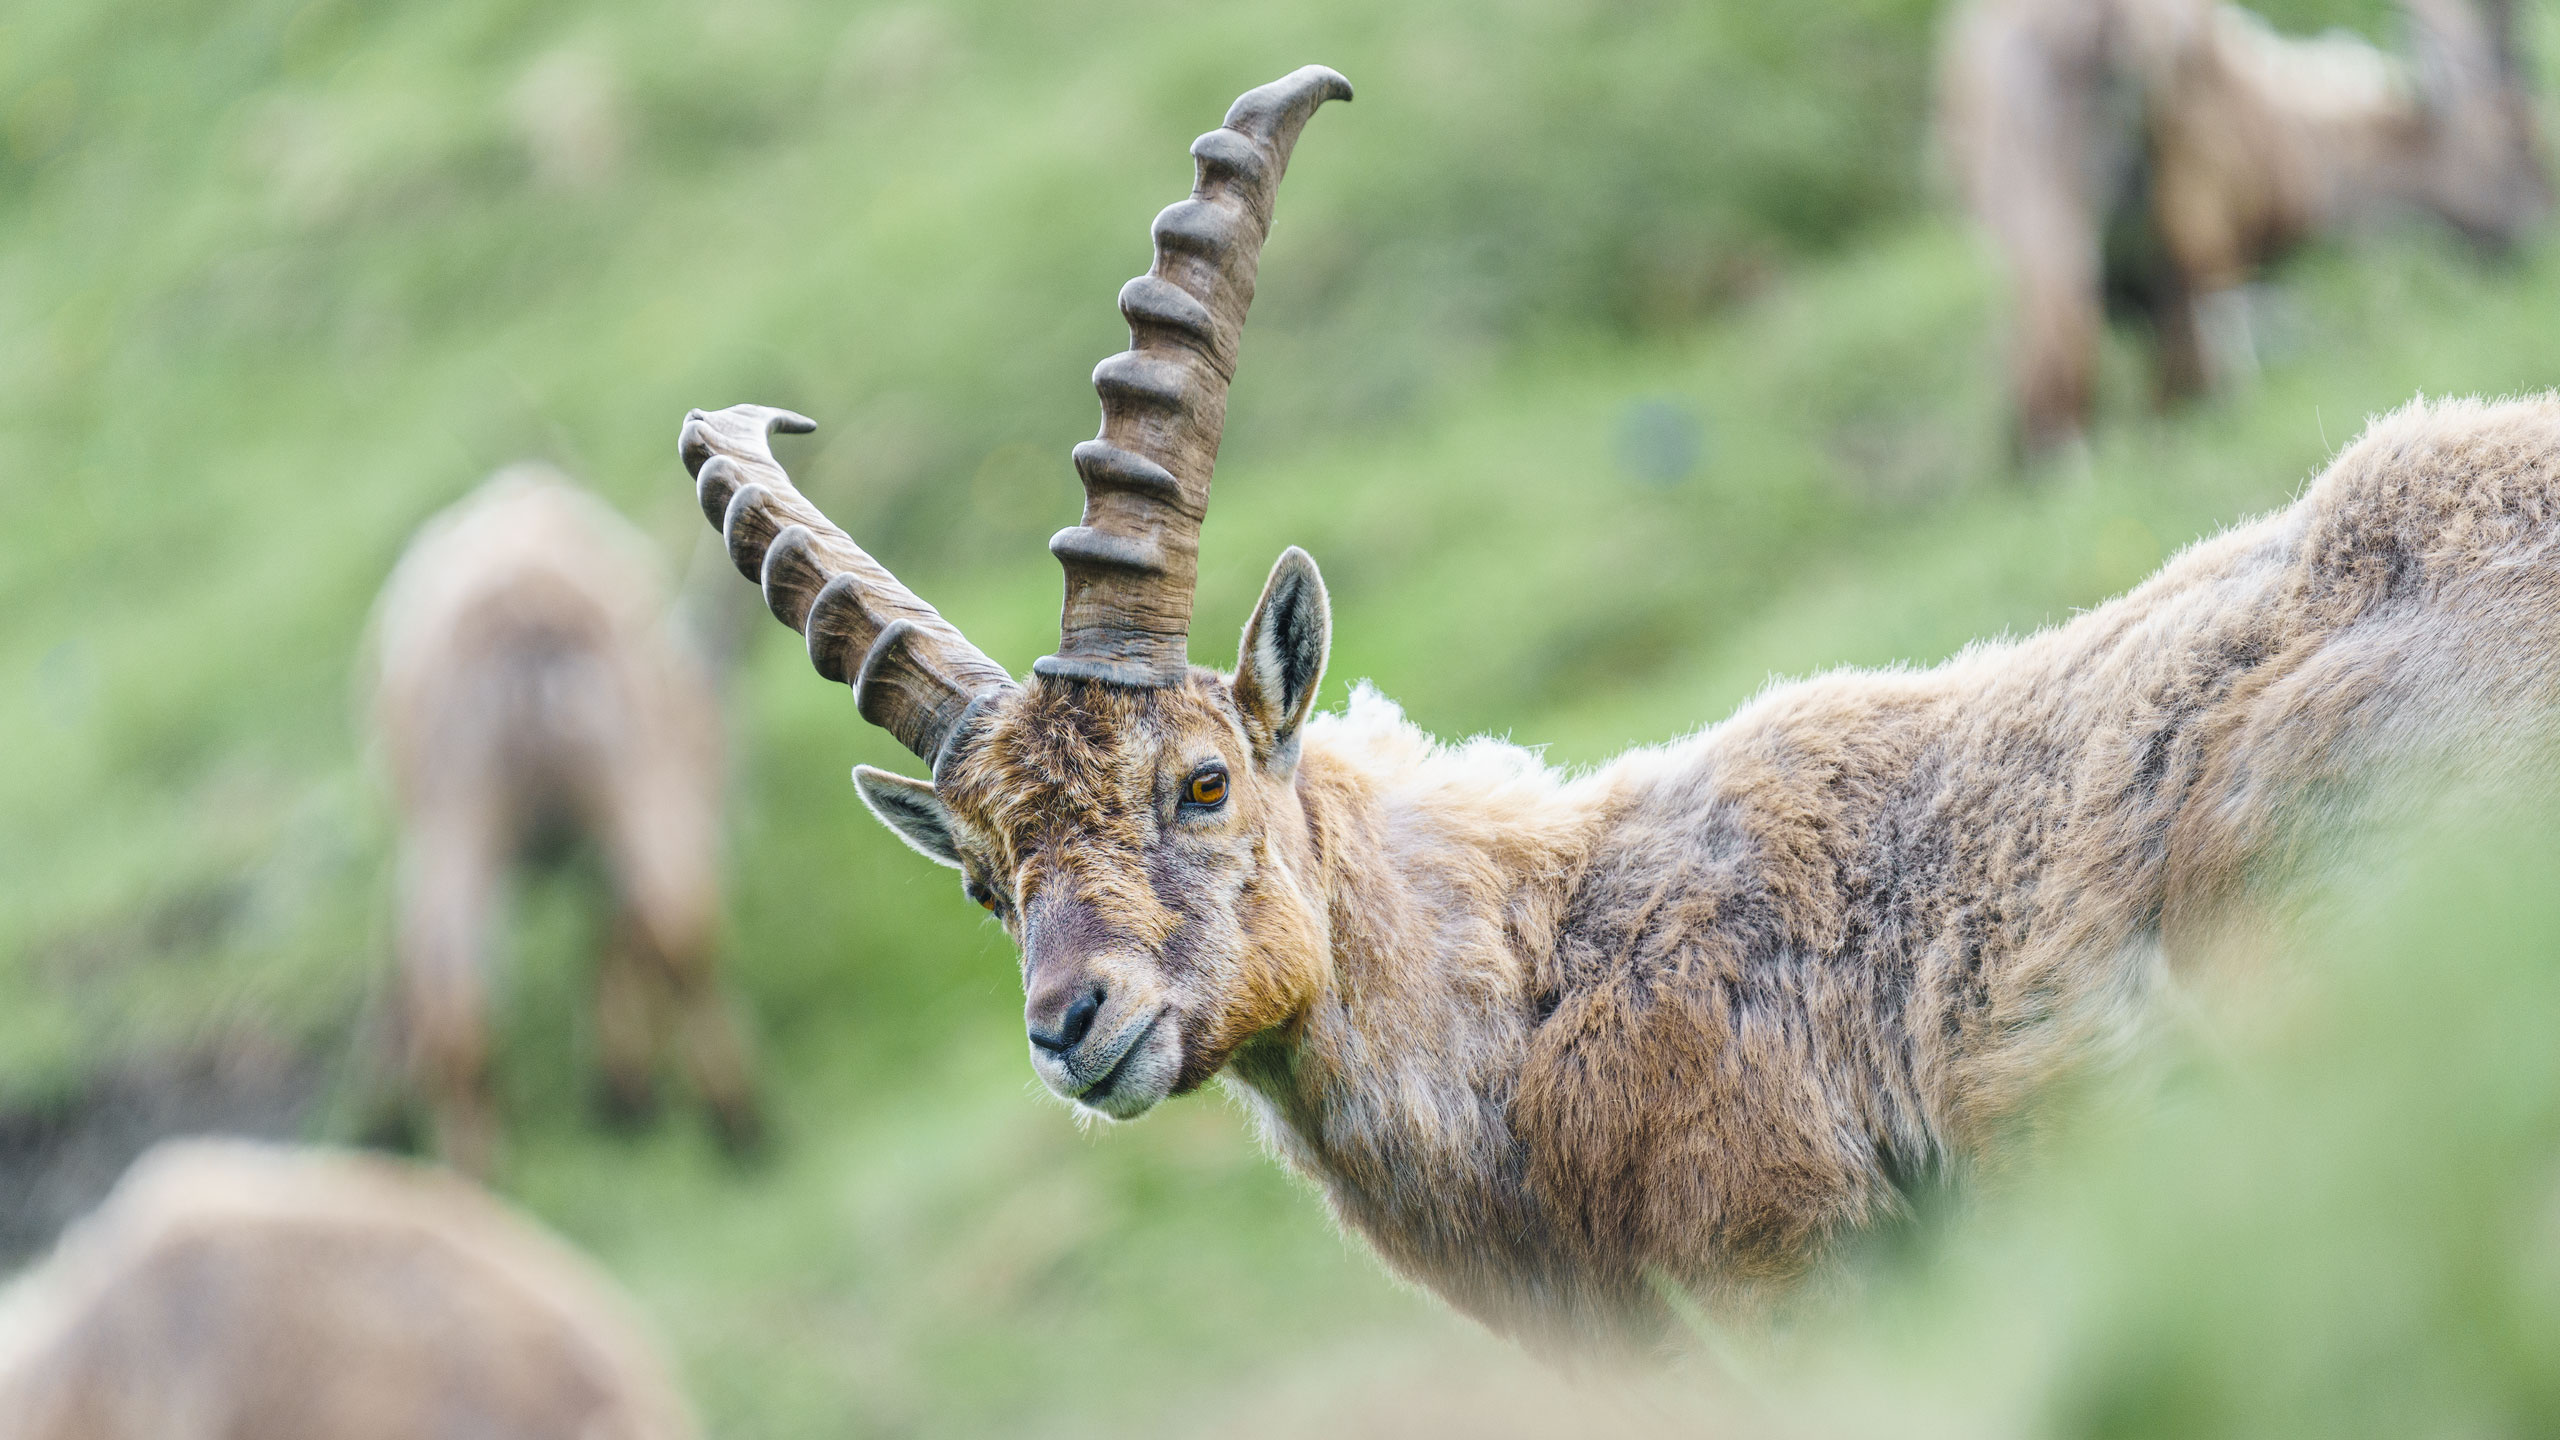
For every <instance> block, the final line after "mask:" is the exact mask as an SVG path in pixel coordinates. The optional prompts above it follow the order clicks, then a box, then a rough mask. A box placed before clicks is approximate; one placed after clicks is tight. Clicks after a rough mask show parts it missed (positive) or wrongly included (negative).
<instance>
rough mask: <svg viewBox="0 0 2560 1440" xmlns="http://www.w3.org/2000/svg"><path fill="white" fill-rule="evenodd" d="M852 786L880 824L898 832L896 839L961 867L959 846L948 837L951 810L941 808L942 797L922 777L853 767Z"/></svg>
mask: <svg viewBox="0 0 2560 1440" xmlns="http://www.w3.org/2000/svg"><path fill="white" fill-rule="evenodd" d="M853 788H854V789H856V790H859V791H861V792H862V803H863V804H865V805H868V806H870V807H871V813H872V814H874V815H877V816H879V817H880V823H881V824H883V825H886V826H888V827H889V828H890V829H892V830H895V831H897V832H898V838H899V839H901V840H904V841H906V842H907V843H908V844H909V845H912V846H914V847H915V851H916V853H917V854H919V855H922V856H923V857H924V858H926V859H927V860H935V861H939V862H941V863H942V864H945V865H948V866H950V867H951V868H952V869H954V870H957V869H959V868H960V847H959V846H958V845H956V844H954V843H953V842H952V839H951V812H949V811H947V810H945V809H943V808H942V797H940V796H938V795H936V794H934V793H933V787H932V786H931V785H928V784H926V783H925V782H924V781H922V780H910V779H908V778H907V777H906V776H904V775H892V774H890V773H889V772H888V771H886V770H875V769H873V768H871V767H870V766H868V765H856V766H854V767H853Z"/></svg>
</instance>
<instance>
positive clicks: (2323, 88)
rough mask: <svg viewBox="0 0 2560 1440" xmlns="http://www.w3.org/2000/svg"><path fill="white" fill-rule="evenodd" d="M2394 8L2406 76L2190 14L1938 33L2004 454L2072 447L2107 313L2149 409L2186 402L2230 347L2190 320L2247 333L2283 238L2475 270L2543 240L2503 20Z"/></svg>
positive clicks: (2054, 7)
mask: <svg viewBox="0 0 2560 1440" xmlns="http://www.w3.org/2000/svg"><path fill="white" fill-rule="evenodd" d="M2402 8H2403V10H2404V11H2405V13H2406V14H2407V16H2408V19H2409V22H2410V24H2409V32H2410V35H2411V38H2412V40H2413V42H2414V63H2406V64H2404V63H2403V62H2402V61H2400V60H2398V59H2395V58H2393V57H2390V56H2386V55H2384V54H2383V53H2382V52H2380V51H2378V50H2375V49H2374V48H2373V47H2371V46H2369V45H2367V44H2365V43H2364V42H2363V41H2361V40H2356V39H2353V38H2350V37H2347V36H2344V35H2331V36H2327V37H2323V38H2321V39H2317V40H2289V39H2283V38H2280V37H2278V36H2277V35H2275V34H2274V33H2273V32H2272V31H2270V30H2268V29H2267V27H2266V25H2265V23H2264V22H2262V21H2260V20H2259V19H2258V18H2257V17H2256V16H2254V15H2251V14H2250V13H2249V12H2247V11H2245V10H2240V9H2236V8H2234V7H2232V6H2229V5H2218V4H2214V3H2212V0H1973V3H1972V4H1970V5H1968V6H1967V7H1966V8H1965V9H1964V10H1963V11H1962V12H1960V13H1959V15H1958V16H1957V18H1956V20H1955V22H1954V24H1953V25H1952V26H1951V27H1950V29H1949V31H1948V40H1947V47H1946V53H1945V56H1944V60H1943V71H1944V73H1943V75H1942V79H1941V92H1942V93H1941V114H1940V126H1941V131H1942V135H1943V139H1944V143H1945V147H1946V151H1947V154H1948V157H1949V159H1950V161H1951V162H1952V163H1953V165H1954V168H1955V170H1956V171H1957V173H1958V176H1959V177H1960V179H1961V180H1962V182H1963V186H1964V190H1965V195H1966V199H1967V201H1968V202H1969V203H1970V204H1971V206H1972V208H1973V211H1974V213H1975V215H1976V216H1977V217H1978V218H1979V220H1980V221H1981V223H1982V224H1983V226H1984V228H1985V229H1986V230H1988V232H1989V233H1990V237H1991V239H1992V241H1993V243H1994V245H1995V246H1996V248H1997V249H1998V250H1999V252H2000V258H2001V260H2002V262H2003V264H2004V266H2005V267H2006V269H2007V272H2008V281H2009V286H2010V290H2011V296H2010V309H2011V326H2012V335H2011V339H2010V365H2011V370H2012V378H2011V384H2012V386H2013V388H2014V402H2015V405H2016V409H2017V425H2018V431H2019V445H2020V448H2021V450H2022V451H2024V452H2025V453H2028V454H2030V455H2032V454H2035V453H2039V452H2042V451H2045V450H2049V449H2051V448H2052V447H2053V446H2054V445H2056V444H2058V443H2060V442H2061V441H2063V440H2066V439H2068V438H2070V437H2071V436H2074V435H2077V434H2079V433H2080V432H2081V431H2082V430H2083V429H2084V428H2085V427H2086V426H2087V425H2088V423H2089V417H2090V411H2091V406H2092V404H2093V395H2094V387H2095V382H2096V374H2097V363H2098V340H2099V334H2100V330H2101V328H2102V325H2103V312H2104V308H2105V304H2106V302H2108V301H2114V302H2117V303H2118V304H2119V305H2121V306H2122V307H2124V308H2127V309H2130V310H2132V311H2133V312H2135V313H2137V314H2138V315H2140V316H2142V317H2143V318H2144V319H2146V320H2147V321H2148V322H2149V327H2150V329H2151V331H2152V333H2153V336H2154V339H2155V341H2156V345H2157V354H2156V361H2157V370H2158V377H2159V391H2160V394H2161V397H2162V398H2163V399H2171V398H2176V397H2180V396H2185V395H2192V394H2195V393H2198V392H2201V391H2202V390H2204V389H2205V388H2206V387H2207V386H2209V385H2210V384H2211V383H2213V381H2214V380H2215V378H2216V374H2215V371H2216V368H2217V365H2218V364H2219V363H2220V362H2221V359H2222V357H2220V356H2218V355H2217V353H2216V350H2217V347H2216V346H2215V345H2214V344H2211V343H2209V335H2210V333H2211V332H2213V331H2215V330H2216V329H2217V328H2221V329H2225V330H2228V329H2230V328H2232V327H2229V326H2222V327H2217V326H2215V325H2213V324H2211V323H2208V322H2209V317H2210V316H2211V315H2212V314H2214V313H2215V312H2220V313H2223V314H2229V315H2233V316H2235V317H2237V318H2238V319H2240V320H2242V321H2244V322H2245V318H2246V317H2245V313H2243V312H2241V311H2239V310H2238V309H2237V308H2236V307H2237V305H2238V303H2239V302H2238V292H2237V290H2236V289H2235V287H2237V286H2239V285H2240V284H2241V283H2242V282H2243V281H2245V280H2247V279H2248V278H2249V277H2250V275H2251V274H2252V273H2253V272H2254V271H2255V270H2256V269H2257V268H2258V267H2259V266H2260V265H2262V264H2264V263H2266V262H2267V261H2270V260H2273V259H2275V258H2277V257H2278V256H2281V255H2283V254H2284V253H2285V252H2287V251H2289V250H2291V249H2293V248H2294V247H2295V246H2297V245H2299V244H2300V243H2302V242H2303V241H2304V240H2305V239H2307V238H2309V237H2311V236H2314V235H2320V234H2326V233H2331V232H2335V231H2338V230H2341V229H2345V228H2349V227H2352V226H2355V225H2357V224H2359V223H2362V222H2366V221H2369V220H2371V219H2373V218H2375V217H2377V216H2380V215H2384V214H2387V213H2390V212H2405V211H2423V212H2426V213H2430V214H2434V215H2436V216H2439V217H2441V218H2443V219H2444V220H2446V221H2448V222H2450V223H2451V224H2452V225H2454V226H2455V227H2456V228H2457V229H2459V230H2460V231H2461V232H2462V233H2464V234H2465V235H2467V236H2469V237H2471V238H2472V239H2473V240H2474V241H2476V242H2478V243H2479V244H2480V245H2482V246H2483V247H2484V248H2490V249H2497V248H2503V247H2505V246H2507V245H2510V244H2512V243H2513V242H2514V241H2516V240H2517V239H2518V238H2520V237H2521V236H2522V235H2523V233H2524V232H2525V231H2526V230H2527V229H2528V228H2529V227H2530V226H2531V225H2532V224H2533V223H2534V222H2535V221H2537V220H2538V219H2540V218H2541V216H2542V214H2543V212H2544V210H2545V209H2546V208H2547V207H2548V205H2549V200H2550V196H2549V190H2548V187H2547V185H2546V183H2545V180H2544V176H2543V171H2542V166H2541V160H2540V155H2539V150H2538V147H2537V142H2536V138H2535V127H2534V119H2533V108H2532V99H2531V95H2530V93H2529V90H2528V85H2529V77H2528V76H2527V75H2526V74H2525V71H2524V69H2523V67H2522V66H2521V64H2520V63H2519V61H2518V58H2517V49H2516V43H2515V15H2514V6H2513V4H2512V3H2511V0H2480V3H2479V4H2477V5H2475V4H2474V3H2472V0H2404V3H2403V7H2402ZM2222 348H2224V349H2227V350H2229V351H2231V352H2233V353H2234V354H2235V355H2236V354H2238V353H2240V351H2239V346H2237V345H2226V346H2224V347H2222Z"/></svg>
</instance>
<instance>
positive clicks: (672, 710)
mask: <svg viewBox="0 0 2560 1440" xmlns="http://www.w3.org/2000/svg"><path fill="white" fill-rule="evenodd" d="M377 623H378V625H379V632H378V637H377V643H378V646H379V650H380V657H381V659H380V679H379V688H378V690H377V692H376V695H375V700H374V719H375V725H376V728H377V729H378V731H379V732H380V736H381V741H382V750H383V752H384V755H385V758H386V760H387V762H388V766H389V769H390V771H391V776H392V781H393V788H394V790H395V792H396V794H397V799H398V803H399V808H400V814H401V831H402V833H401V856H400V918H399V933H398V939H397V944H398V950H399V969H400V987H399V996H398V1005H397V1007H396V1008H397V1013H398V1015H399V1018H400V1022H401V1030H402V1032H403V1040H402V1044H403V1047H404V1048H405V1050H406V1051H407V1060H408V1064H409V1066H410V1070H411V1074H412V1075H413V1077H414V1082H415V1084H416V1085H418V1086H419V1087H420V1088H422V1089H423V1090H424V1091H425V1092H426V1093H427V1095H428V1096H429V1098H430V1101H431V1104H432V1107H433V1109H434V1113H435V1120H436V1128H437V1131H438V1136H437V1139H438V1143H439V1145H440V1146H441V1148H442V1149H443V1151H444V1153H445V1155H446V1156H447V1158H449V1159H450V1160H452V1161H453V1162H454V1163H455V1164H456V1165H458V1166H460V1167H461V1168H462V1169H464V1170H467V1171H470V1172H472V1173H475V1174H478V1173H486V1171H487V1169H488V1167H489V1165H490V1163H491V1161H492V1156H493V1151H494V1147H495V1145H496V1142H497V1117H496V1113H495V1110H494V1108H493V1104H492V1100H491V1096H490V1075H489V1047H490V1018H489V1013H488V1011H489V965H490V957H489V951H490V947H491V944H492V943H493V941H494V939H495V936H494V933H493V932H494V930H495V928H496V925H497V921H498V916H499V913H500V901H501V900H502V898H503V896H504V889H505V884H506V880H507V875H508V871H509V869H510V868H511V866H512V865H513V864H514V863H515V861H516V860H517V859H518V857H519V856H520V855H522V854H524V853H526V852H527V851H528V850H529V849H542V848H556V847H558V846H560V845H561V844H563V843H565V842H567V841H568V840H571V839H573V838H579V837H583V838H586V839H589V840H591V841H592V842H593V843H594V844H595V846H596V848H597V849H598V850H599V851H600V852H601V858H602V860H603V863H604V866H605V868H606V870H607V871H608V872H609V875H610V878H611V884H612V889H613V895H614V902H615V913H614V918H613V923H612V932H611V940H610V943H609V944H608V945H607V947H606V953H605V954H604V956H603V958H602V960H601V961H600V963H599V964H598V967H597V971H596V1035H597V1041H598V1048H599V1050H600V1051H601V1054H602V1060H603V1066H604V1072H605V1090H604V1097H605V1100H606V1102H607V1103H608V1104H609V1105H611V1106H612V1107H613V1108H614V1109H615V1110H617V1111H619V1112H621V1113H622V1114H624V1115H632V1114H636V1113H638V1112H640V1111H642V1110H645V1109H646V1108H647V1107H648V1105H649V1104H650V1103H651V1098H652V1087H651V1075H652V1067H653V1064H654V1061H655V1059H656V1050H657V1048H658V1041H659V1030H660V1014H659V1012H660V1010H661V1008H662V1007H661V1006H660V1004H659V1000H660V998H661V996H662V995H672V996H673V998H674V1002H675V1006H676V1009H677V1012H678V1018H679V1023H680V1024H681V1027H682V1033H683V1038H684V1042H685V1053H686V1056H687V1058H688V1059H689V1061H690V1062H691V1067H692V1071H693V1075H694V1079H695V1082H696V1084H697V1086H698V1087H699V1088H700V1090H701V1091H702V1094H703V1097H704V1098H705V1099H706V1100H707V1101H708V1102H709V1104H710V1106H711V1112H712V1116H713V1118H714V1120H715V1122H716V1123H717V1125H718V1127H719V1131H720V1134H721V1136H722V1138H723V1140H724V1141H726V1142H728V1143H729V1144H731V1145H732V1146H743V1145H747V1144H750V1143H752V1142H753V1140H754V1138H755V1137H756V1134H757V1130H758V1122H757V1110H756V1105H755V1101H754V1097H753V1095H752V1093H751V1086H752V1082H751V1078H750V1075H749V1065H748V1058H747V1054H746V1049H745V1046H744V1043H743V1041H742V1040H741V1038H740V1037H739V1035H738V1033H737V1030H736V1028H735V1026H734V1024H733V1021H732V1017H731V1016H730V1013H729V1011H728V1008H727V1006H726V1005H725V1003H724V1002H723V1000H722V997H721V996H720V994H719V992H718V990H717V988H716V986H715V984H714V980H715V977H714V974H713V954H714V944H715V939H716V932H717V928H718V924H719V911H720V869H719V853H718V850H719V829H720V791H721V780H722V758H721V752H720V739H719V713H718V707H717V704H716V702H715V701H714V699H713V697H712V695H711V692H710V688H709V685H708V683H707V681H706V680H705V679H704V678H703V676H702V674H701V671H700V669H699V668H698V667H697V666H696V664H695V663H694V662H693V660H692V658H691V657H690V656H689V655H687V654H686V653H685V652H684V651H683V650H682V649H681V648H680V647H679V646H678V644H677V643H676V641H675V639H674V637H673V635H672V634H671V633H670V632H669V628H668V624H667V612H666V605H665V601H664V597H663V595H662V593H661V590H660V587H659V583H658V578H657V574H656V572H655V569H654V567H653V566H652V564H651V561H650V556H649V554H648V547H647V544H646V541H645V540H644V539H643V537H642V536H640V535H639V534H638V533H637V532H636V531H634V530H633V529H632V528H631V526H630V525H629V524H628V523H627V522H625V521H624V520H622V519H621V517H619V516H617V515H615V514H614V513H613V512H612V511H611V510H609V509H607V508H606V507H605V505H604V504H603V502H601V501H599V500H597V499H595V498H594V497H593V496H590V495H588V494H586V493H585V492H583V491H581V490H578V489H576V488H575V487H573V486H571V485H570V484H568V483H567V482H566V481H565V480H563V479H561V478H559V477H558V476H557V475H556V474H554V473H552V472H549V471H545V470H542V469H540V468H539V467H519V468H517V469H514V470H510V471H506V472H503V473H501V474H500V475H498V476H497V477H496V478H495V479H493V480H491V481H490V482H489V483H488V484H487V485H485V486H483V487H482V488H481V489H480V490H479V491H478V492H477V493H475V494H473V495H472V496H470V497H469V498H467V499H465V500H464V501H462V502H461V503H460V504H458V505H456V506H455V507H454V508H453V509H451V510H449V511H447V512H446V513H445V514H443V515H441V516H439V517H437V518H436V519H435V520H433V521H430V522H429V523H428V525H427V526H426V528H425V529H424V530H422V531H421V532H420V534H419V536H418V538H417V539H416V540H415V541H414V542H412V544H411V545H410V547H409V551H408V553H407V554H406V555H405V556H403V557H402V558H401V561H400V564H399V567H398V569H397V570H396V571H394V573H393V574H392V577H391V580H390V583H389V584H388V585H387V586H386V587H385V588H384V591H383V595H382V599H381V601H380V604H379V607H378V611H377Z"/></svg>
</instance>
